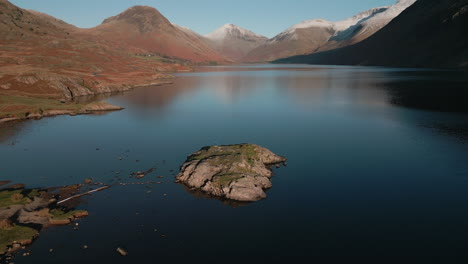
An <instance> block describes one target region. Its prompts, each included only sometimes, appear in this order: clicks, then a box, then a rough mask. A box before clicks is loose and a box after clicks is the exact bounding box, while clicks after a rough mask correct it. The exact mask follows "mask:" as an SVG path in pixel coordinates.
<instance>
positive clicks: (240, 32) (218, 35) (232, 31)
mask: <svg viewBox="0 0 468 264" xmlns="http://www.w3.org/2000/svg"><path fill="white" fill-rule="evenodd" d="M205 37H206V38H209V39H212V40H225V39H226V38H239V39H244V40H252V41H256V40H258V39H267V37H265V36H262V35H259V34H256V33H254V32H252V31H250V30H247V29H245V28H241V27H239V26H236V25H234V24H226V25H224V26H222V27H220V28H218V29H216V30H215V31H213V32H211V33H209V34H207V35H205Z"/></svg>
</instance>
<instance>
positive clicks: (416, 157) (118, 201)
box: [0, 65, 468, 263]
mask: <svg viewBox="0 0 468 264" xmlns="http://www.w3.org/2000/svg"><path fill="white" fill-rule="evenodd" d="M107 101H109V102H110V103H112V104H116V105H119V106H122V107H125V110H123V111H118V112H112V113H107V114H102V115H82V116H74V117H71V116H57V117H54V118H44V119H42V120H34V121H27V122H21V123H13V124H10V125H8V126H4V127H2V128H1V130H0V160H1V162H0V180H12V181H14V182H15V183H24V184H26V185H27V187H31V188H32V187H50V186H61V185H69V184H75V183H82V182H83V180H84V179H85V178H89V177H92V178H94V180H95V181H99V182H104V183H106V184H114V183H116V182H126V183H132V182H145V181H160V184H152V185H151V186H148V185H147V184H142V185H126V186H122V185H114V186H113V187H112V188H110V189H108V190H106V191H103V192H99V193H96V194H94V195H92V196H88V197H86V198H85V199H84V201H83V203H82V204H81V205H80V206H79V208H82V209H85V210H88V211H89V213H90V215H89V216H88V217H87V218H85V219H82V220H80V221H79V229H78V230H73V226H65V227H56V228H49V229H47V230H44V231H43V232H41V235H40V237H39V238H38V239H37V240H36V241H35V242H34V243H33V244H32V245H31V246H30V247H28V251H31V255H30V256H27V257H19V256H18V257H17V258H16V259H15V260H14V262H15V263H32V262H36V263H103V262H105V263H137V262H142V263H147V262H149V261H157V260H164V259H169V260H173V259H176V258H177V259H193V258H194V257H204V258H208V257H213V258H219V257H222V256H234V257H237V256H239V257H240V256H259V257H261V256H363V255H365V256H367V255H375V256H383V255H386V256H391V255H392V256H395V255H400V256H401V255H406V256H408V255H410V256H444V257H452V258H454V259H456V258H464V257H467V256H468V251H467V248H468V145H467V142H468V114H467V113H468V75H467V74H466V72H457V71H439V70H417V69H394V68H377V67H335V66H330V67H323V66H321V67H318V66H301V65H288V66H283V65H244V66H224V67H201V68H199V69H198V70H197V71H196V72H192V73H183V74H177V78H176V79H175V80H174V83H173V84H170V85H163V86H154V87H142V88H138V89H135V90H133V91H130V92H126V93H122V94H116V95H112V96H110V97H109V98H108V99H107ZM245 142H247V143H255V144H258V145H261V146H264V147H266V148H268V149H270V150H272V151H273V152H275V153H276V154H279V155H282V156H285V157H287V158H288V165H287V166H286V167H282V168H280V169H274V177H273V178H272V182H273V188H272V189H270V190H269V191H267V195H268V197H267V198H266V199H265V200H262V201H259V202H255V203H250V204H237V203H232V202H229V201H221V200H217V199H213V198H210V197H206V196H204V195H200V194H195V193H190V192H188V191H187V190H185V189H184V187H183V186H181V185H179V184H176V183H174V180H175V175H176V174H177V172H178V170H179V167H180V165H181V164H182V163H183V162H184V161H185V159H186V157H187V156H188V155H189V154H191V153H192V152H194V151H196V150H198V149H200V148H201V147H203V146H207V145H215V144H218V145H225V144H236V143H245ZM153 167H156V168H157V169H156V171H155V172H154V173H152V174H150V175H148V176H146V177H145V178H144V179H141V180H136V179H134V178H129V177H128V175H130V173H132V172H135V171H144V170H147V169H150V168H153ZM116 172H117V173H119V172H120V174H117V173H116ZM158 176H164V178H162V179H161V178H158ZM148 190H151V192H148ZM83 245H87V246H88V249H82V248H83ZM119 246H122V247H125V248H126V249H127V250H128V252H129V255H128V256H126V257H122V256H120V255H118V254H117V253H116V251H115V249H116V248H117V247H119ZM51 248H53V249H54V251H53V252H51V253H50V252H49V249H51ZM20 254H21V253H20ZM445 259H449V258H444V260H445Z"/></svg>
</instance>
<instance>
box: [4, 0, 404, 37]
mask: <svg viewBox="0 0 468 264" xmlns="http://www.w3.org/2000/svg"><path fill="white" fill-rule="evenodd" d="M10 2H11V3H13V4H15V5H17V6H19V7H21V8H26V9H34V10H37V11H40V12H44V13H47V14H49V15H52V16H55V17H57V18H60V19H62V20H65V21H66V22H68V23H70V24H73V25H76V26H79V27H94V26H96V25H98V24H100V23H101V22H102V20H104V19H105V18H107V17H110V16H113V15H116V14H118V13H120V12H122V11H124V10H125V9H127V8H128V7H131V6H134V5H148V6H152V7H155V8H157V9H158V10H159V11H160V12H161V13H162V14H163V15H164V16H166V17H167V18H168V19H169V20H170V21H171V22H173V23H176V24H179V25H182V26H186V27H189V28H191V29H193V30H195V31H196V32H198V33H200V34H207V33H209V32H211V31H213V30H215V29H216V28H218V27H220V26H222V25H224V24H226V23H233V24H236V25H238V26H241V27H244V28H247V29H250V30H252V31H254V32H256V33H258V34H263V35H265V36H267V37H273V36H274V35H276V34H278V33H280V32H281V31H283V30H285V29H286V28H288V27H290V26H292V25H294V24H297V23H299V22H301V21H303V20H308V19H314V18H323V19H327V20H330V21H338V20H343V19H345V18H348V17H350V16H353V15H354V14H357V13H359V12H361V11H364V10H367V9H369V8H372V7H378V6H385V5H391V4H393V3H395V2H396V0H229V1H226V0H75V1H73V0H10Z"/></svg>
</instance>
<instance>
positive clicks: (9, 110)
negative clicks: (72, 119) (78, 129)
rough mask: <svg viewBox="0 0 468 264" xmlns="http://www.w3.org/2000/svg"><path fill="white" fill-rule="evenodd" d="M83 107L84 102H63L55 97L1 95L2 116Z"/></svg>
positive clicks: (25, 115)
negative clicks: (54, 98)
mask: <svg viewBox="0 0 468 264" xmlns="http://www.w3.org/2000/svg"><path fill="white" fill-rule="evenodd" d="M83 107H84V104H79V103H61V102H59V101H57V100H53V99H46V98H37V97H26V96H11V95H0V118H7V117H19V118H22V117H27V116H28V115H30V114H41V113H43V112H44V111H47V110H73V111H79V110H80V109H81V108H83Z"/></svg>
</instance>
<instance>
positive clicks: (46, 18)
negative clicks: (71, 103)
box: [0, 0, 468, 99]
mask: <svg viewBox="0 0 468 264" xmlns="http://www.w3.org/2000/svg"><path fill="white" fill-rule="evenodd" d="M467 1H468V0H445V1H436V0H419V1H417V2H416V3H414V2H415V0H399V1H397V2H396V4H394V5H392V6H387V7H378V8H373V9H370V10H367V11H364V12H361V13H359V14H357V15H355V16H353V17H351V18H348V19H346V20H343V21H338V22H330V21H326V20H324V19H312V20H307V21H304V22H301V23H299V24H296V25H294V26H292V27H290V28H288V29H286V30H285V31H283V32H281V33H280V34H278V35H277V36H275V37H273V38H271V39H268V38H266V37H265V36H262V35H259V34H256V33H254V32H252V31H250V30H247V29H244V28H241V27H238V26H236V25H234V24H226V25H224V26H222V27H220V28H219V29H217V30H215V31H214V32H212V33H210V34H207V35H205V36H202V35H200V34H198V33H196V32H194V31H192V30H191V29H189V28H186V27H183V26H179V25H175V24H173V23H171V22H170V21H169V20H168V19H167V18H165V17H164V16H163V15H162V14H161V13H160V12H159V11H158V10H156V9H155V8H153V7H148V6H134V7H131V8H129V9H127V10H125V11H123V12H122V13H120V14H118V15H116V16H112V17H109V18H107V19H105V20H104V21H103V22H102V23H101V24H100V25H98V26H96V27H93V28H87V29H83V28H78V27H75V26H73V25H70V24H68V23H66V22H64V21H62V20H59V19H57V18H54V17H52V16H50V15H47V14H44V13H40V12H37V11H33V10H25V9H22V8H19V7H17V6H15V5H13V4H11V3H10V2H9V1H7V0H0V32H1V33H2V34H0V51H1V56H0V94H2V95H27V96H36V97H46V98H65V99H70V98H74V97H76V96H82V95H93V94H98V93H105V92H112V91H121V90H127V89H130V88H131V87H133V86H137V85H145V84H154V83H158V82H164V79H165V78H167V77H168V75H166V74H164V73H165V72H174V71H186V70H189V69H190V67H191V65H194V64H205V65H207V64H210V65H213V64H229V63H238V62H267V61H272V60H276V59H280V58H286V59H284V60H281V61H280V62H298V63H321V64H363V65H391V66H401V65H404V66H412V67H413V66H414V67H426V66H434V67H436V66H439V67H455V66H458V67H459V66H461V67H466V66H467V65H466V64H467V63H466V61H467V52H466V51H465V50H466V47H467V42H466V36H467V34H464V32H465V33H466V25H467V24H468V23H467V10H468V5H467ZM311 53H313V54H312V55H306V56H299V57H292V58H288V57H290V56H295V55H303V54H311Z"/></svg>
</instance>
